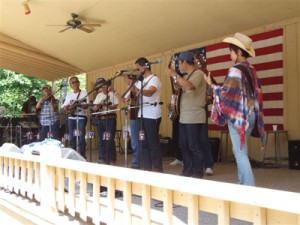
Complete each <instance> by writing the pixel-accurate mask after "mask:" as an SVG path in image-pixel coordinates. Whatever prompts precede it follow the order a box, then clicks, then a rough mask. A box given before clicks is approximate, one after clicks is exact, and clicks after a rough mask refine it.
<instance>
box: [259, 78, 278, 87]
mask: <svg viewBox="0 0 300 225" xmlns="http://www.w3.org/2000/svg"><path fill="white" fill-rule="evenodd" d="M260 83H261V84H262V85H272V84H282V83H283V76H280V77H267V78H261V79H260Z"/></svg>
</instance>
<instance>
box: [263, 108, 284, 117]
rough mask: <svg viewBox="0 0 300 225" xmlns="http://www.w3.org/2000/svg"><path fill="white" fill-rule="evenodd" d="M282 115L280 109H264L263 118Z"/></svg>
mask: <svg viewBox="0 0 300 225" xmlns="http://www.w3.org/2000/svg"><path fill="white" fill-rule="evenodd" d="M282 114H283V109H282V108H277V109H264V115H265V116H281V115H282Z"/></svg>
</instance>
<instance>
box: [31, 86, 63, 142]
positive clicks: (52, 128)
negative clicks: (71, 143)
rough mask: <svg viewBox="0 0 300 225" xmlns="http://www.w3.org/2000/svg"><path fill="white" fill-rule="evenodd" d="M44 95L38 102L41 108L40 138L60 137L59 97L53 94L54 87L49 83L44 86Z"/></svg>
mask: <svg viewBox="0 0 300 225" xmlns="http://www.w3.org/2000/svg"><path fill="white" fill-rule="evenodd" d="M42 90H43V92H44V96H43V97H42V98H40V100H39V101H38V102H37V104H36V109H37V110H40V116H39V119H40V124H41V129H40V140H44V139H45V138H54V139H58V128H59V121H58V113H57V111H58V103H59V101H58V99H56V98H55V97H54V96H53V95H52V88H51V87H50V86H49V85H46V86H44V87H43V89H42Z"/></svg>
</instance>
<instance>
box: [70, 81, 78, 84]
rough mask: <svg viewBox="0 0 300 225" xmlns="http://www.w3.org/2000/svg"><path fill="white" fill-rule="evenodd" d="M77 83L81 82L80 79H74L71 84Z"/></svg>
mask: <svg viewBox="0 0 300 225" xmlns="http://www.w3.org/2000/svg"><path fill="white" fill-rule="evenodd" d="M76 83H79V81H78V80H77V81H73V82H72V83H71V84H76Z"/></svg>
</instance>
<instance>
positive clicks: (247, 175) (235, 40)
mask: <svg viewBox="0 0 300 225" xmlns="http://www.w3.org/2000/svg"><path fill="white" fill-rule="evenodd" d="M223 42H226V43H229V51H230V58H231V60H232V61H233V62H234V63H235V65H234V66H233V67H231V68H230V69H229V71H228V75H227V76H226V79H225V81H224V84H223V86H218V85H214V84H212V81H211V77H210V74H209V75H208V76H205V80H206V82H207V84H208V85H210V86H211V87H212V88H213V91H214V99H215V100H214V102H213V108H212V112H211V119H212V120H213V121H214V122H215V123H216V124H218V125H220V126H224V125H225V124H226V122H227V124H228V129H229V133H230V136H231V141H232V145H233V153H234V156H235V159H236V162H237V168H238V183H239V184H243V185H249V186H255V179H254V175H253V172H252V169H251V165H250V161H249V157H248V138H249V136H250V134H251V132H252V130H253V127H254V124H255V121H257V127H258V133H259V136H260V138H261V140H262V142H263V144H264V141H265V131H264V122H263V108H262V92H261V86H260V82H259V80H258V78H257V75H256V70H255V68H254V67H253V66H252V65H250V63H249V62H248V61H247V58H248V57H249V56H252V57H254V56H255V51H254V49H253V47H252V40H251V39H250V38H249V37H248V36H246V35H244V34H241V33H236V34H235V35H234V37H228V38H225V39H224V40H223Z"/></svg>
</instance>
